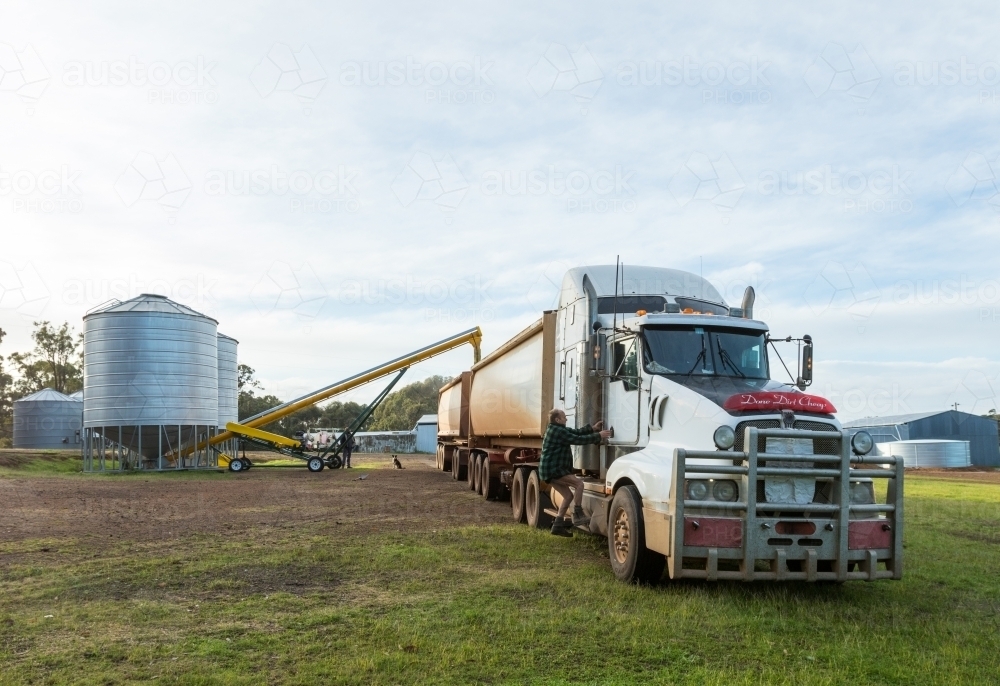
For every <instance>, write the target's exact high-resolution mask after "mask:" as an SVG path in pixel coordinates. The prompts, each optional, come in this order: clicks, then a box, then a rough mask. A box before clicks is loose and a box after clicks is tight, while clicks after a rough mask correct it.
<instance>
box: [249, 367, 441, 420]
mask: <svg viewBox="0 0 1000 686" xmlns="http://www.w3.org/2000/svg"><path fill="white" fill-rule="evenodd" d="M254 374H255V371H254V369H253V368H252V367H249V366H248V365H245V364H241V365H240V366H239V376H238V383H239V393H240V395H239V413H240V420H241V421H242V420H244V419H247V418H249V417H253V416H254V415H257V414H260V413H261V412H263V411H264V410H269V409H271V408H272V407H277V406H278V405H281V404H282V403H283V402H285V401H284V400H282V399H280V398H278V397H277V396H274V395H257V393H258V392H260V391H261V386H260V384H259V383H258V382H257V380H256V379H255V378H254ZM448 381H449V378H448V377H445V376H431V377H428V378H427V379H424V380H423V381H417V382H415V383H412V384H409V385H408V386H404V387H403V388H401V389H399V390H398V391H394V392H393V393H390V394H389V396H388V397H386V399H385V400H384V401H383V402H382V404H381V405H379V406H378V407H377V408H376V409H375V412H374V413H373V414H372V416H371V417H370V418H369V419H368V421H367V422H365V424H364V426H362V427H361V429H360V430H362V431H408V430H410V429H412V428H413V425H414V424H416V423H417V420H418V419H420V417H422V416H423V415H425V414H437V404H438V389H439V388H441V386H443V385H444V384H445V383H447V382H448ZM365 407H366V406H365V405H364V404H362V403H356V402H352V401H348V402H341V401H339V400H334V401H331V402H329V403H327V404H326V405H323V406H319V405H313V406H312V407H307V408H305V409H304V410H299V411H298V412H294V413H292V414H290V415H288V416H287V417H283V418H282V419H279V420H278V421H276V422H272V423H271V424H268V425H267V426H265V427H263V428H264V429H265V430H267V431H272V432H274V433H278V434H281V435H283V436H292V435H294V434H295V432H297V431H305V430H306V429H309V428H311V427H323V428H328V429H346V428H347V427H348V426H350V424H351V422H353V421H354V420H355V418H357V417H358V416H359V415H360V414H361V413H362V412H363V411H364V410H365Z"/></svg>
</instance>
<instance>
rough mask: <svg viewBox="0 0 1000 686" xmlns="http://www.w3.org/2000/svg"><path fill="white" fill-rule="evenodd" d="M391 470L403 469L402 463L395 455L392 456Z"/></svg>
mask: <svg viewBox="0 0 1000 686" xmlns="http://www.w3.org/2000/svg"><path fill="white" fill-rule="evenodd" d="M392 468H393V469H402V468H403V463H402V462H400V461H399V458H398V457H396V456H395V455H393V456H392Z"/></svg>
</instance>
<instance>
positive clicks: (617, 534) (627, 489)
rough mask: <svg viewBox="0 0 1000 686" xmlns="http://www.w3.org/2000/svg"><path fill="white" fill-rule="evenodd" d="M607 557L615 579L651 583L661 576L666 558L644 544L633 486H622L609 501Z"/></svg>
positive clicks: (642, 525) (639, 505)
mask: <svg viewBox="0 0 1000 686" xmlns="http://www.w3.org/2000/svg"><path fill="white" fill-rule="evenodd" d="M608 557H609V558H610V560H611V571H613V572H614V574H615V577H616V578H617V579H618V580H619V581H625V582H628V583H640V584H651V583H655V582H657V581H659V580H660V577H662V576H663V567H664V566H665V565H666V558H665V557H663V555H660V554H659V553H655V552H653V551H652V550H649V549H648V548H647V547H646V531H645V527H644V523H643V520H642V498H641V497H640V496H639V491H638V489H636V487H635V486H623V487H622V488H620V489H618V492H617V493H615V497H614V499H613V500H612V501H611V513H610V516H609V517H608Z"/></svg>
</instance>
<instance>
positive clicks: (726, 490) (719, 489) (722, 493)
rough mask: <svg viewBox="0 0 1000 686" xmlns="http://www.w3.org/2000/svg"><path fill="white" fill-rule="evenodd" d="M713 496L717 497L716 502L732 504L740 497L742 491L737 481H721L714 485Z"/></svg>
mask: <svg viewBox="0 0 1000 686" xmlns="http://www.w3.org/2000/svg"><path fill="white" fill-rule="evenodd" d="M712 495H714V496H715V499H716V500H721V501H722V502H724V503H731V502H733V501H734V500H736V499H737V498H738V497H739V495H740V489H739V488H737V486H736V482H735V481H730V480H729V479H722V480H720V481H716V482H715V484H713V485H712Z"/></svg>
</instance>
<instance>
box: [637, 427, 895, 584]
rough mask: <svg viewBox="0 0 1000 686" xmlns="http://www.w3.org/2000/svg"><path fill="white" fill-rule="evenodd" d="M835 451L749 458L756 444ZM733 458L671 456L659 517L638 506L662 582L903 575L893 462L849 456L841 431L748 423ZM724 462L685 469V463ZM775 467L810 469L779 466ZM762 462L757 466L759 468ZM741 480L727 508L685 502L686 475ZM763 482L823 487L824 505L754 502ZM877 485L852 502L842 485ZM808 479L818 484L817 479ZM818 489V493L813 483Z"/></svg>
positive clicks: (719, 453)
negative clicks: (882, 488)
mask: <svg viewBox="0 0 1000 686" xmlns="http://www.w3.org/2000/svg"><path fill="white" fill-rule="evenodd" d="M838 436H839V444H840V445H839V453H840V454H839V455H821V454H806V455H786V454H770V453H767V452H758V439H760V438H763V439H765V445H766V439H767V438H799V439H816V438H820V439H828V440H830V439H833V440H836V439H837V438H838ZM745 439H746V440H745V441H744V443H743V445H744V446H746V449H745V450H744V451H743V452H723V451H694V450H683V449H676V450H675V451H674V474H673V483H672V485H671V492H670V500H669V501H668V503H667V511H666V512H663V511H662V510H657V509H655V508H649V507H644V508H643V514H644V519H645V521H646V540H647V546H648V547H650V548H652V549H653V550H657V551H658V552H661V553H663V554H665V555H666V557H667V570H668V573H669V575H670V578H672V579H678V578H696V579H707V580H722V579H733V580H744V581H756V580H772V581H779V580H802V581H838V582H840V581H849V580H866V581H875V580H876V579H901V578H902V575H903V527H902V523H903V461H902V460H901V459H898V458H895V457H882V456H872V455H865V456H860V455H854V454H853V453H852V451H851V445H850V435H849V434H848V432H847V431H843V430H841V431H840V432H839V434H835V433H833V432H828V431H800V430H795V429H758V428H753V427H748V428H747V429H746V437H745ZM720 459H721V460H725V461H726V462H729V464H689V460H720ZM782 462H795V463H809V464H812V467H802V466H792V467H783V466H775V465H776V464H778V465H780V464H781V463H782ZM762 463H763V464H762ZM716 475H719V476H734V477H740V478H741V479H742V485H741V489H740V492H741V497H742V500H740V501H737V502H720V501H715V500H687V499H685V498H686V490H685V482H686V480H687V479H688V478H702V479H704V478H713V477H714V476H716ZM765 477H807V478H815V479H819V480H828V481H830V490H829V500H831V501H832V502H826V503H823V502H811V503H808V504H802V503H778V502H768V501H766V500H764V501H763V502H762V501H759V500H758V489H757V484H758V482H759V481H761V480H763V479H764V478H765ZM869 478H871V479H887V480H888V488H887V497H886V502H884V503H874V504H862V503H859V504H852V503H851V482H852V481H856V480H858V479H869ZM817 483H818V482H817ZM817 490H818V487H817Z"/></svg>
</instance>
